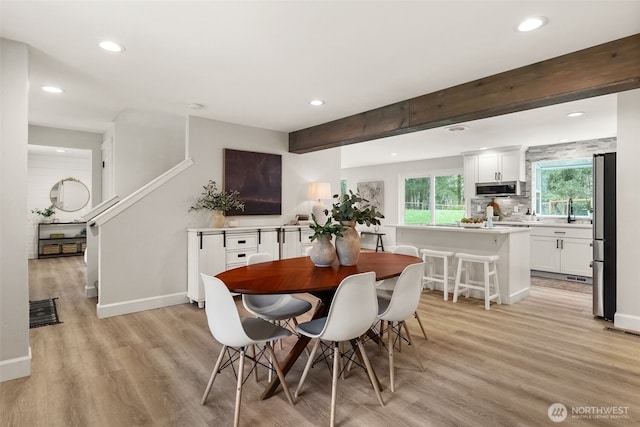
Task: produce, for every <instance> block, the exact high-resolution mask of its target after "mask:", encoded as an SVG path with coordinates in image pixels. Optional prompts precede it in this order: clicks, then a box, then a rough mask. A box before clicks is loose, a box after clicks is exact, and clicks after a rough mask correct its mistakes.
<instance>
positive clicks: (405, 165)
mask: <svg viewBox="0 0 640 427" xmlns="http://www.w3.org/2000/svg"><path fill="white" fill-rule="evenodd" d="M463 168H464V162H463V158H462V156H456V157H443V158H440V159H430V160H418V161H414V162H401V163H389V164H386V165H376V166H363V167H358V168H348V169H342V172H341V174H342V176H341V178H342V179H346V180H347V188H348V189H349V190H352V191H353V192H354V193H355V192H356V189H357V185H358V183H359V182H369V181H384V212H382V213H383V215H384V219H383V220H382V221H381V222H382V226H381V227H380V232H382V233H385V234H386V235H385V236H384V237H383V242H384V245H385V249H386V248H387V247H388V246H391V245H395V240H396V239H395V228H393V227H385V224H389V225H392V224H398V222H399V218H398V213H399V211H400V206H399V204H398V194H399V189H400V185H401V184H402V183H401V182H400V179H401V178H400V177H411V176H414V177H415V176H420V175H423V174H429V173H433V172H438V171H444V170H449V171H451V170H457V171H458V173H460V174H462V172H463ZM338 189H339V187H338ZM334 192H335V193H337V192H338V191H336V190H334ZM365 228H366V227H364V226H360V225H359V226H358V229H359V230H362V229H365ZM362 246H363V247H367V248H375V240H374V239H373V236H365V237H363V239H362Z"/></svg>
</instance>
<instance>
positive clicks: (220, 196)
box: [189, 180, 244, 228]
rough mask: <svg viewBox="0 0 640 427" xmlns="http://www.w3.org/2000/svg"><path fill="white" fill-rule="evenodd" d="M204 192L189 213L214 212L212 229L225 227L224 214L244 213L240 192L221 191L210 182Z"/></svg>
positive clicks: (204, 187)
mask: <svg viewBox="0 0 640 427" xmlns="http://www.w3.org/2000/svg"><path fill="white" fill-rule="evenodd" d="M202 188H203V189H204V191H203V192H202V193H201V194H200V197H198V198H197V199H196V201H195V203H194V204H193V206H191V208H189V211H198V210H201V209H206V210H209V211H212V212H213V215H212V217H211V225H212V227H216V228H220V227H224V220H225V218H224V214H225V212H227V211H230V210H241V211H244V203H243V202H241V201H240V199H239V198H238V196H239V195H240V193H239V192H237V191H235V190H230V191H225V190H219V189H218V187H217V185H216V182H215V181H213V180H209V182H208V183H207V185H204V186H203V187H202Z"/></svg>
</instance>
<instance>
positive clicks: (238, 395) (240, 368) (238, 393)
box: [233, 347, 245, 427]
mask: <svg viewBox="0 0 640 427" xmlns="http://www.w3.org/2000/svg"><path fill="white" fill-rule="evenodd" d="M244 353H245V350H244V347H241V348H240V363H239V364H238V365H239V366H238V383H237V385H236V407H235V410H234V413H233V427H238V426H239V425H240V401H241V400H242V377H244Z"/></svg>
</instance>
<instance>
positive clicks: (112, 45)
mask: <svg viewBox="0 0 640 427" xmlns="http://www.w3.org/2000/svg"><path fill="white" fill-rule="evenodd" d="M99 46H100V47H101V48H103V49H104V50H106V51H108V52H123V51H124V46H122V45H121V44H120V43H116V42H114V41H111V40H104V41H101V42H100V44H99Z"/></svg>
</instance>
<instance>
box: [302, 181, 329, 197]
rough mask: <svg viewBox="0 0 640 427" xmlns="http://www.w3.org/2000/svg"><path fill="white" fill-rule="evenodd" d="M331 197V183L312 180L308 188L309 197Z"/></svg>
mask: <svg viewBox="0 0 640 427" xmlns="http://www.w3.org/2000/svg"><path fill="white" fill-rule="evenodd" d="M330 198H331V184H329V183H328V182H310V183H309V188H308V189H307V199H309V200H321V199H330Z"/></svg>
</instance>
